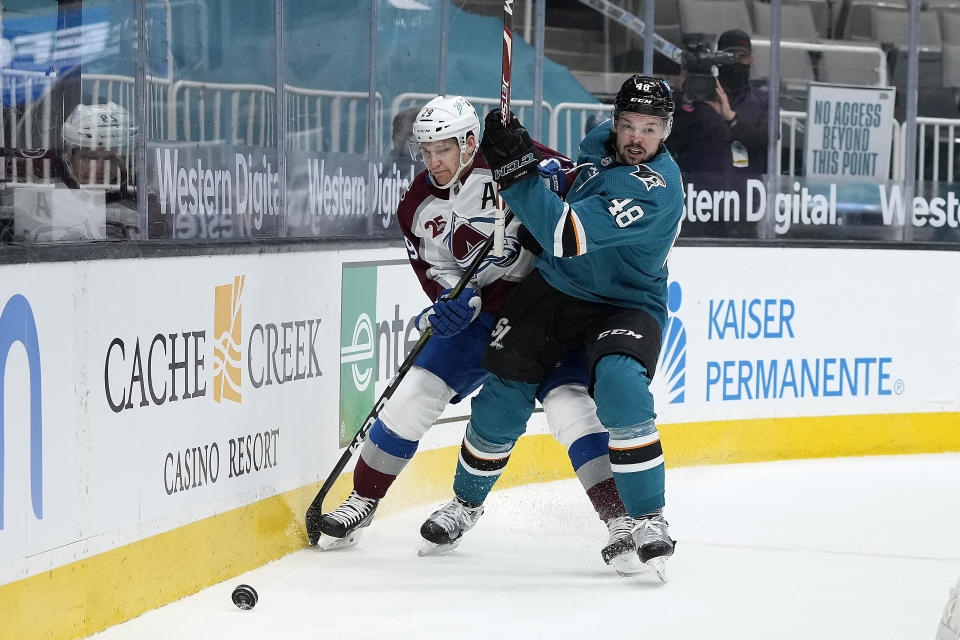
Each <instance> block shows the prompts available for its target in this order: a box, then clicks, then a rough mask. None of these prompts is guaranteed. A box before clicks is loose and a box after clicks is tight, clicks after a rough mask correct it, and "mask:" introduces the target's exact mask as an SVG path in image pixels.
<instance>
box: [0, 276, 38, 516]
mask: <svg viewBox="0 0 960 640" xmlns="http://www.w3.org/2000/svg"><path fill="white" fill-rule="evenodd" d="M17 342H19V343H20V344H22V345H23V347H24V349H26V351H27V364H28V366H29V367H30V371H29V379H30V501H31V503H32V506H33V515H35V516H36V517H37V519H41V518H43V418H42V416H41V409H42V404H41V402H40V386H41V385H40V381H41V377H40V340H39V338H38V337H37V323H36V320H34V317H33V309H31V308H30V303H29V302H28V301H27V299H26V298H24V297H23V296H22V295H19V294H17V295H15V296H13V297H11V298H10V299H9V300H7V304H6V305H5V306H4V307H3V313H0V530H2V529H3V496H4V493H3V491H4V487H3V479H4V467H3V465H4V460H5V459H6V451H5V450H4V446H3V443H4V426H5V425H4V400H5V399H4V388H5V387H4V382H5V381H4V376H5V372H6V369H7V356H9V355H10V349H12V348H13V345H14V344H16V343H17ZM18 374H19V372H17V373H15V374H14V375H18Z"/></svg>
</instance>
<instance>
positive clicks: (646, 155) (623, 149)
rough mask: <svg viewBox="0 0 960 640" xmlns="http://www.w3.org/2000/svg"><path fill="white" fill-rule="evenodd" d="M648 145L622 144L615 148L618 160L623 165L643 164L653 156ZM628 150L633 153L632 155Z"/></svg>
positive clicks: (652, 150) (652, 151)
mask: <svg viewBox="0 0 960 640" xmlns="http://www.w3.org/2000/svg"><path fill="white" fill-rule="evenodd" d="M648 147H650V143H648V142H647V143H633V144H630V143H624V144H622V145H619V146H618V147H617V156H618V158H617V159H618V160H619V161H620V162H622V163H623V164H643V163H644V162H647V161H648V160H650V159H651V158H652V157H653V156H654V149H652V148H648ZM630 150H633V151H635V152H636V153H632V152H631V151H630Z"/></svg>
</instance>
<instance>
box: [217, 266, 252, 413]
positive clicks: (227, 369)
mask: <svg viewBox="0 0 960 640" xmlns="http://www.w3.org/2000/svg"><path fill="white" fill-rule="evenodd" d="M245 281H246V276H236V277H235V278H234V279H233V284H225V285H220V286H218V287H216V288H215V289H214V305H213V306H214V312H213V335H214V336H215V338H216V342H214V344H213V400H214V402H220V401H221V400H222V399H224V398H225V399H227V400H232V401H233V402H236V403H237V404H240V399H241V394H240V391H241V389H240V387H241V382H242V380H243V370H242V369H241V368H240V360H241V353H240V347H241V343H242V341H243V335H242V331H243V329H242V325H241V315H242V313H241V312H242V311H243V301H242V296H243V284H244V282H245Z"/></svg>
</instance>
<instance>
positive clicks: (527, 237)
mask: <svg viewBox="0 0 960 640" xmlns="http://www.w3.org/2000/svg"><path fill="white" fill-rule="evenodd" d="M517 241H519V242H520V246H521V247H523V248H524V249H526V250H527V251H529V252H530V253H532V254H533V255H535V256H538V255H540V254H541V253H543V247H541V246H540V243H539V242H537V239H536V238H534V237H533V234H532V233H530V230H529V229H527V228H526V227H525V226H523V225H520V226H519V227H518V228H517Z"/></svg>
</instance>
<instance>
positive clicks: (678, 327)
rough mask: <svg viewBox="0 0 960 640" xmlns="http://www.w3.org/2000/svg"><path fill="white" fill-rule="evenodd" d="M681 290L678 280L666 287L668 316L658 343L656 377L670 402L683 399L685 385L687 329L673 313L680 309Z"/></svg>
mask: <svg viewBox="0 0 960 640" xmlns="http://www.w3.org/2000/svg"><path fill="white" fill-rule="evenodd" d="M682 298H683V291H682V289H681V288H680V283H679V282H671V283H670V286H669V287H668V288H667V308H668V309H669V310H670V318H669V319H668V320H667V326H666V327H665V329H664V331H663V343H662V344H661V345H660V361H659V362H658V363H657V377H658V378H660V379H661V381H662V383H663V384H664V389H665V391H666V394H667V397H668V398H669V403H670V404H680V403H682V402H683V401H684V391H685V389H686V386H687V381H686V378H687V329H686V327H684V326H683V321H682V320H681V319H680V318H678V317H677V316H676V315H675V314H676V313H677V311H679V310H680V303H681V302H682Z"/></svg>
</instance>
